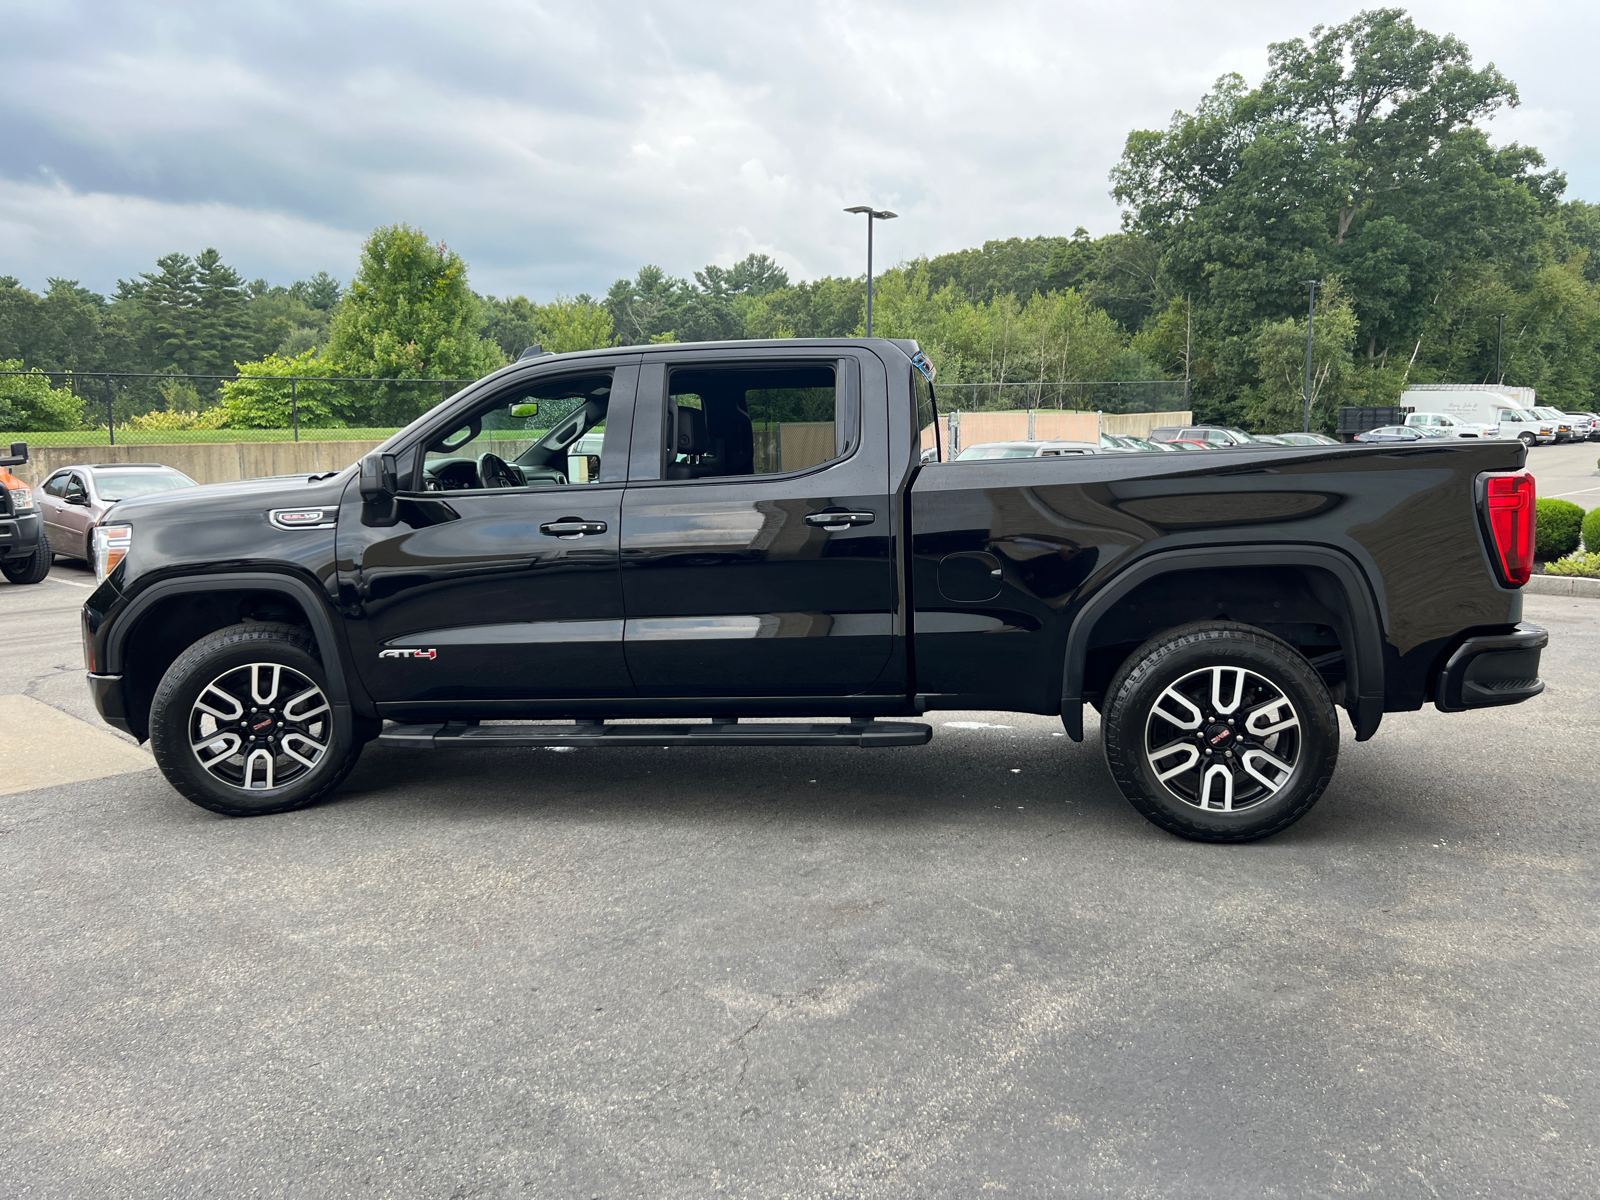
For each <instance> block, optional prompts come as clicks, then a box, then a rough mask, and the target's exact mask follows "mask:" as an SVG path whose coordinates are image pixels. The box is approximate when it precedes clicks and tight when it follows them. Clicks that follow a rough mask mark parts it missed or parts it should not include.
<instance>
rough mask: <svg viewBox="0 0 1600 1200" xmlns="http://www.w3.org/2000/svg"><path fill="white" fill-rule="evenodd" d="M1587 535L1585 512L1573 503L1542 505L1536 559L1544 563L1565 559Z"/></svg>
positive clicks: (1535, 542)
mask: <svg viewBox="0 0 1600 1200" xmlns="http://www.w3.org/2000/svg"><path fill="white" fill-rule="evenodd" d="M1582 533H1583V508H1582V506H1581V505H1577V504H1574V503H1573V502H1572V501H1571V500H1556V499H1554V498H1547V499H1544V500H1540V501H1539V507H1538V518H1537V525H1536V526H1535V530H1534V535H1533V556H1534V557H1535V558H1537V559H1538V560H1539V561H1540V562H1550V561H1552V560H1553V559H1557V558H1565V557H1566V556H1567V555H1569V554H1571V553H1572V552H1573V551H1574V550H1576V549H1577V548H1578V539H1579V537H1580V536H1581V535H1582Z"/></svg>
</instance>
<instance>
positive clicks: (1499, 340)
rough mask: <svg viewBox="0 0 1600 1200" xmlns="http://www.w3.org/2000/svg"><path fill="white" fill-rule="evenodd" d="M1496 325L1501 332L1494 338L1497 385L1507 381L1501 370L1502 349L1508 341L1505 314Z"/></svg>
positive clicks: (1497, 318) (1502, 314)
mask: <svg viewBox="0 0 1600 1200" xmlns="http://www.w3.org/2000/svg"><path fill="white" fill-rule="evenodd" d="M1495 323H1496V324H1497V325H1498V326H1499V332H1497V333H1496V334H1495V336H1494V381H1495V382H1496V383H1504V382H1505V381H1506V373H1505V372H1504V371H1503V370H1501V369H1500V347H1501V346H1502V345H1504V344H1505V340H1506V315H1505V313H1501V314H1500V315H1499V316H1498V317H1496V318H1495Z"/></svg>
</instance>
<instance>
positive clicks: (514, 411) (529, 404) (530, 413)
mask: <svg viewBox="0 0 1600 1200" xmlns="http://www.w3.org/2000/svg"><path fill="white" fill-rule="evenodd" d="M511 415H512V416H513V417H517V418H522V417H537V416H538V415H539V406H538V404H536V403H534V402H533V401H531V400H529V401H525V402H523V403H522V404H513V405H512V406H511Z"/></svg>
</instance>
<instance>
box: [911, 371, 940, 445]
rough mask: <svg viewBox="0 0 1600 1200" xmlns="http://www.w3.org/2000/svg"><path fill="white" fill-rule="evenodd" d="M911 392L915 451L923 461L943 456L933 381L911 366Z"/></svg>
mask: <svg viewBox="0 0 1600 1200" xmlns="http://www.w3.org/2000/svg"><path fill="white" fill-rule="evenodd" d="M911 394H912V395H913V396H914V397H916V401H917V429H918V431H919V433H918V439H919V440H918V443H917V452H918V454H919V455H921V456H922V459H923V461H924V462H939V461H941V460H942V459H943V458H944V455H943V453H942V450H943V446H942V444H941V441H942V439H941V438H940V436H939V434H940V430H939V408H938V405H937V404H936V403H935V402H934V398H933V381H932V380H931V379H929V378H928V377H927V376H926V375H924V374H923V373H922V372H921V371H920V370H918V369H917V368H916V367H914V366H913V367H912V368H911Z"/></svg>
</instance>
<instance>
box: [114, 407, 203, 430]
mask: <svg viewBox="0 0 1600 1200" xmlns="http://www.w3.org/2000/svg"><path fill="white" fill-rule="evenodd" d="M226 420H227V413H225V412H224V411H223V410H222V407H221V406H220V405H219V406H217V407H216V408H208V409H207V410H206V411H205V412H183V411H181V410H180V411H178V412H172V411H169V410H167V409H157V410H156V411H155V412H147V413H145V414H144V416H142V417H129V418H128V419H127V420H126V421H125V422H123V427H124V428H126V429H221V428H223V426H224V424H225V423H226Z"/></svg>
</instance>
